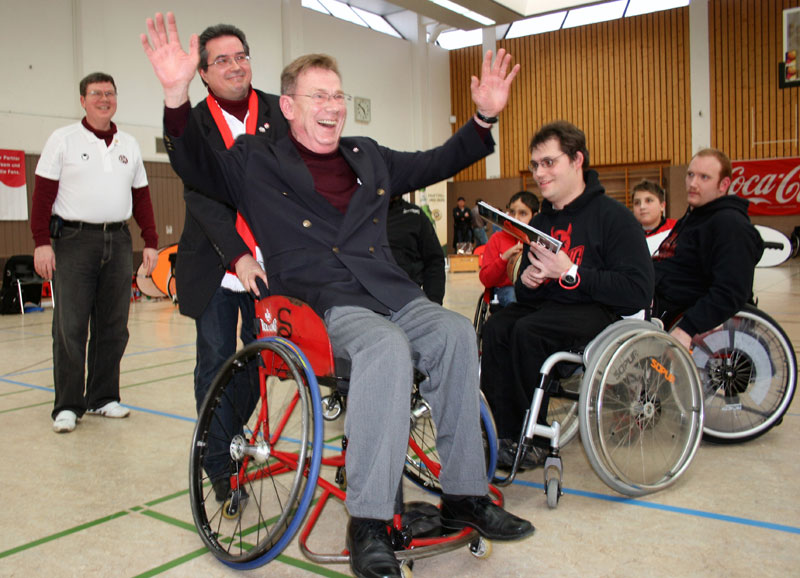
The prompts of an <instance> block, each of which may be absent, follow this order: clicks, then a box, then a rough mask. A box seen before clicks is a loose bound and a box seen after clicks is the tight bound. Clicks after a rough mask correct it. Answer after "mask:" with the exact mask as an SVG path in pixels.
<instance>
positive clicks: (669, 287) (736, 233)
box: [653, 148, 764, 349]
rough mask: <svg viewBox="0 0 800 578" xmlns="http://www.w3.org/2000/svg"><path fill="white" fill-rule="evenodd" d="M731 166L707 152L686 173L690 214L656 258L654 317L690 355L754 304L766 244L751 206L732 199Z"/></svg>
mask: <svg viewBox="0 0 800 578" xmlns="http://www.w3.org/2000/svg"><path fill="white" fill-rule="evenodd" d="M731 174H732V167H731V161H730V159H729V158H728V155H726V154H725V153H724V152H722V151H720V150H717V149H712V148H708V149H703V150H701V151H700V152H698V153H697V154H696V155H695V156H694V157H693V158H692V161H691V162H690V163H689V168H688V170H687V172H686V196H687V203H688V204H689V207H688V209H687V210H686V214H685V215H684V216H683V217H681V219H680V220H679V221H678V222H677V223H676V224H675V226H674V227H673V229H672V232H671V233H670V235H669V236H668V237H667V238H666V239H664V241H663V242H662V243H661V245H660V246H659V247H658V251H656V253H655V254H654V255H653V261H654V268H655V273H656V295H655V306H654V309H653V313H654V315H656V316H658V317H659V318H660V319H661V320H662V321H664V324H665V326H666V328H667V329H669V328H670V327H672V324H673V323H674V322H675V320H676V319H677V318H678V316H680V315H681V314H683V316H682V317H681V318H680V320H679V321H678V323H677V324H676V325H675V326H674V327H672V329H671V331H670V333H671V334H672V335H673V336H674V337H675V338H676V339H677V340H678V341H680V342H681V344H682V345H684V346H685V347H686V349H689V348H690V346H691V343H692V337H693V336H694V335H696V334H698V333H702V332H705V331H708V330H709V329H712V328H713V327H716V326H717V325H719V324H720V323H722V322H723V321H725V320H726V319H728V318H730V317H732V316H733V315H734V314H735V313H736V312H737V311H739V310H741V309H742V308H743V307H744V305H745V304H746V303H748V302H749V301H751V300H752V298H753V277H754V275H755V267H756V263H758V261H759V259H761V253H762V252H763V250H764V243H763V241H762V239H761V236H760V235H759V234H758V231H757V230H756V228H755V227H754V226H753V225H752V224H751V223H750V218H749V217H748V216H747V206H748V205H749V204H750V203H749V201H747V200H746V199H743V198H741V197H737V196H736V195H728V188H729V187H730V185H731Z"/></svg>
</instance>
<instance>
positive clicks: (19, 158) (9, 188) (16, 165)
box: [0, 149, 28, 221]
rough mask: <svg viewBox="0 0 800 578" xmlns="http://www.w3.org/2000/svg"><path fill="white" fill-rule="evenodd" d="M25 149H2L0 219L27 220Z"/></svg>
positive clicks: (0, 152) (0, 159) (0, 162)
mask: <svg viewBox="0 0 800 578" xmlns="http://www.w3.org/2000/svg"><path fill="white" fill-rule="evenodd" d="M27 219H28V193H27V189H26V187H25V151H14V150H5V149H0V220H2V221H26V220H27Z"/></svg>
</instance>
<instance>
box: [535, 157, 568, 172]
mask: <svg viewBox="0 0 800 578" xmlns="http://www.w3.org/2000/svg"><path fill="white" fill-rule="evenodd" d="M565 154H567V153H561V154H560V155H556V156H554V157H552V158H551V157H544V158H543V159H542V160H540V161H538V162H537V161H531V162H530V163H528V169H530V171H531V172H532V173H535V172H536V170H537V169H538V168H539V167H542V168H543V169H551V168H553V165H554V164H556V161H557V160H558V159H559V158H560V157H563V156H564V155H565Z"/></svg>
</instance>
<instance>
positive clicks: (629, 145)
mask: <svg viewBox="0 0 800 578" xmlns="http://www.w3.org/2000/svg"><path fill="white" fill-rule="evenodd" d="M622 35H623V38H624V40H623V45H622V53H623V58H624V66H623V70H622V76H623V77H624V79H625V81H624V84H623V92H622V102H623V105H624V108H623V110H624V117H625V120H624V122H625V146H624V147H623V149H622V158H628V159H632V158H634V153H633V151H634V150H635V148H634V146H633V143H634V138H636V132H635V131H634V128H633V127H634V126H635V125H636V118H635V115H636V107H635V106H634V104H633V102H634V97H633V83H632V82H631V81H632V78H633V77H632V68H633V60H634V57H633V49H632V47H633V39H632V32H631V27H630V26H623V27H622Z"/></svg>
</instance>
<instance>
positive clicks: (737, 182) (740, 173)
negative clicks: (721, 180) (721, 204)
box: [730, 158, 800, 215]
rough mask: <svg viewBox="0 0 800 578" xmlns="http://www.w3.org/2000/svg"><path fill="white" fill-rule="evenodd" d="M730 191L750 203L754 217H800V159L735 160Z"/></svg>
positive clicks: (750, 210) (750, 211)
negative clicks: (798, 215) (799, 215)
mask: <svg viewBox="0 0 800 578" xmlns="http://www.w3.org/2000/svg"><path fill="white" fill-rule="evenodd" d="M730 192H732V193H734V194H736V195H739V196H740V197H742V198H745V199H747V200H748V201H750V209H749V210H748V212H749V213H750V214H751V215H797V214H800V158H790V159H789V158H784V159H770V160H763V161H734V162H733V181H732V182H731V188H730Z"/></svg>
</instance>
